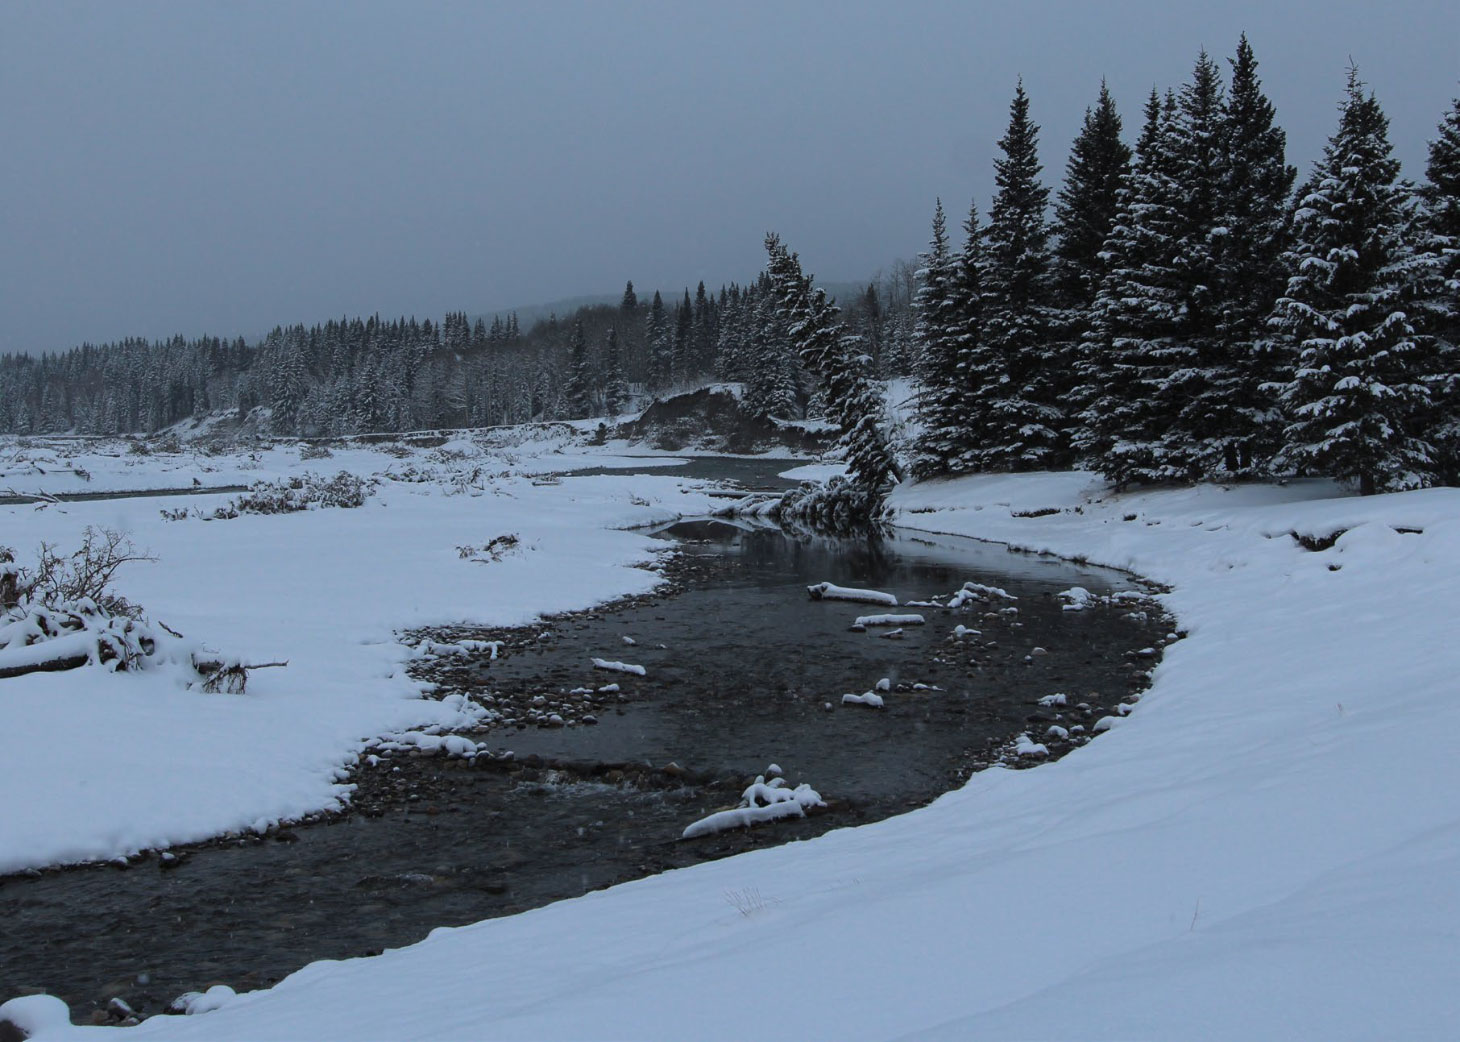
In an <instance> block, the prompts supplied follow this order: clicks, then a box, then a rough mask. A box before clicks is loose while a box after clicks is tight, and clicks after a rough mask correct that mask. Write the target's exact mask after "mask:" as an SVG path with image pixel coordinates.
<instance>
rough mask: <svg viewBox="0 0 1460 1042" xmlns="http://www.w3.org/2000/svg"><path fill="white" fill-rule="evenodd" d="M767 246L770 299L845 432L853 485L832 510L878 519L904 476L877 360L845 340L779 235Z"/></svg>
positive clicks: (833, 313)
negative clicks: (875, 371)
mask: <svg viewBox="0 0 1460 1042" xmlns="http://www.w3.org/2000/svg"><path fill="white" fill-rule="evenodd" d="M765 245H766V253H767V254H768V255H769V262H768V264H767V266H766V273H767V274H768V275H769V277H770V284H771V294H772V295H773V296H774V297H775V298H776V300H777V301H778V303H779V305H780V314H781V317H782V318H783V319H784V321H785V322H786V328H787V334H788V335H789V337H790V342H791V344H792V345H793V346H794V348H795V349H796V351H797V353H798V355H799V356H800V358H801V362H802V364H803V365H804V366H805V367H806V368H807V369H808V370H810V371H811V372H812V373H815V374H816V375H817V376H818V377H820V378H821V381H822V386H823V387H824V389H825V397H826V403H827V411H828V414H829V416H830V418H831V419H832V420H833V421H834V422H835V423H836V424H837V426H838V427H839V428H840V429H841V436H840V438H839V439H838V441H837V445H838V447H839V448H840V449H841V451H842V454H843V458H844V459H845V461H846V465H847V470H848V471H849V476H850V481H849V482H848V483H847V484H846V485H845V486H844V493H843V494H835V493H838V492H840V490H836V489H833V490H831V491H832V492H833V493H834V496H833V498H834V499H835V503H834V505H833V504H832V503H831V502H830V501H828V505H830V506H831V508H832V510H833V512H834V513H836V514H839V515H842V516H846V517H849V518H855V519H858V520H860V519H872V518H875V517H877V516H878V515H879V514H880V513H881V511H882V504H883V501H884V500H885V498H886V496H887V493H888V491H889V490H890V489H891V488H892V486H893V485H894V484H896V483H897V482H898V481H899V480H901V477H902V473H901V468H900V467H899V466H898V463H897V457H896V455H895V454H894V452H893V451H892V445H891V444H890V443H889V441H888V439H887V435H886V432H885V431H884V429H883V421H884V419H885V415H884V413H885V409H884V405H883V401H882V393H881V388H880V387H879V385H878V384H877V382H876V381H875V380H874V379H873V375H872V366H871V361H872V360H871V358H870V357H869V356H868V355H866V354H864V353H862V352H861V351H860V350H859V349H860V346H861V345H860V341H859V340H858V339H857V338H856V337H849V336H847V335H846V333H845V331H844V329H843V326H842V323H841V322H840V321H839V314H840V311H839V309H838V308H837V306H836V305H835V304H833V303H832V302H831V301H830V300H828V299H827V297H826V292H825V290H822V289H819V288H816V287H813V285H812V279H811V277H810V276H809V275H805V274H803V273H802V271H801V262H800V260H799V259H798V258H797V256H796V254H794V253H791V252H790V251H789V250H787V249H786V247H785V245H784V244H783V243H782V242H781V240H780V237H779V236H777V235H775V234H769V235H767V236H766V240H765ZM811 512H812V513H813V514H815V513H821V511H818V510H815V509H813V510H812V511H811Z"/></svg>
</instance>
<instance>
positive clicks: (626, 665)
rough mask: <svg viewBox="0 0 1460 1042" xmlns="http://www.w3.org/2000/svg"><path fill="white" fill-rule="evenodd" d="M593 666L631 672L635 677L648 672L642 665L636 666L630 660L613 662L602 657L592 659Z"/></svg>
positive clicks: (619, 671) (611, 670) (616, 671)
mask: <svg viewBox="0 0 1460 1042" xmlns="http://www.w3.org/2000/svg"><path fill="white" fill-rule="evenodd" d="M593 668H594V669H606V670H608V671H609V672H612V673H632V674H634V676H636V677H642V676H646V675H647V674H648V672H649V671H648V670H646V669H645V668H644V667H643V666H636V665H634V664H633V663H631V662H613V661H610V660H609V659H604V658H596V659H594V660H593Z"/></svg>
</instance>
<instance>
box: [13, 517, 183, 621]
mask: <svg viewBox="0 0 1460 1042" xmlns="http://www.w3.org/2000/svg"><path fill="white" fill-rule="evenodd" d="M155 560H157V558H155V557H153V556H152V555H150V554H148V553H147V552H146V551H145V550H139V549H137V547H136V546H134V545H133V543H132V541H131V540H130V539H128V538H127V537H126V536H125V535H123V534H122V533H120V532H117V531H115V530H113V529H110V528H96V527H93V526H91V525H87V526H86V530H85V532H83V533H82V536H81V548H80V549H79V550H77V551H76V552H75V553H73V554H70V555H69V556H62V555H61V554H59V553H57V552H56V548H55V547H54V546H52V545H51V544H50V543H42V544H41V548H40V556H39V557H38V559H37V561H36V564H35V567H34V568H22V567H20V566H19V565H18V564H16V562H15V551H13V550H11V549H10V548H9V547H4V546H0V610H7V609H10V608H14V607H17V606H18V605H20V604H21V603H23V602H25V603H30V604H34V605H37V606H42V607H49V608H54V607H57V606H58V605H60V604H63V603H69V602H90V604H91V605H93V606H95V607H96V608H98V609H100V610H101V611H103V612H105V613H107V614H108V615H125V616H126V617H128V618H133V619H134V618H137V617H138V616H140V615H141V612H140V611H139V610H138V609H137V608H136V607H135V606H133V605H131V604H129V603H127V600H126V598H124V597H122V596H120V595H119V594H117V593H116V592H114V591H113V590H112V589H111V583H112V580H113V579H114V578H116V574H117V571H118V569H120V568H121V567H122V565H124V564H129V563H131V562H133V561H155Z"/></svg>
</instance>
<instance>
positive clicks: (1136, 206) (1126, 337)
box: [1072, 90, 1189, 485]
mask: <svg viewBox="0 0 1460 1042" xmlns="http://www.w3.org/2000/svg"><path fill="white" fill-rule="evenodd" d="M1145 117H1146V118H1145V126H1144V127H1143V129H1142V131H1141V136H1140V140H1139V141H1137V143H1136V154H1135V163H1134V165H1133V166H1132V168H1131V172H1130V175H1129V176H1128V177H1127V178H1126V179H1125V183H1124V184H1123V185H1122V187H1121V189H1120V209H1119V212H1118V214H1117V216H1116V220H1115V224H1114V226H1113V227H1112V228H1111V231H1110V237H1109V238H1108V239H1107V240H1106V242H1105V248H1104V250H1103V251H1102V255H1103V259H1104V267H1105V272H1104V275H1103V276H1102V278H1101V283H1100V291H1099V293H1098V294H1097V295H1096V298H1095V303H1094V304H1093V305H1092V307H1091V309H1090V326H1091V329H1090V333H1089V336H1088V338H1087V339H1086V341H1085V342H1084V343H1083V344H1081V353H1080V360H1079V363H1078V373H1079V385H1078V386H1077V387H1076V389H1075V391H1074V392H1073V395H1072V397H1073V398H1074V399H1075V400H1076V401H1077V402H1078V403H1079V405H1080V409H1081V411H1080V416H1079V423H1078V426H1077V428H1076V430H1075V432H1074V444H1075V449H1076V451H1077V452H1078V453H1079V454H1080V456H1081V458H1082V460H1083V461H1084V462H1085V463H1086V464H1087V465H1088V466H1091V467H1093V468H1094V469H1096V470H1099V471H1100V472H1101V473H1102V474H1104V475H1105V476H1106V477H1107V478H1109V479H1110V480H1111V481H1113V482H1115V483H1116V484H1117V485H1125V484H1128V483H1130V482H1139V481H1159V480H1163V479H1169V478H1172V477H1185V476H1186V475H1185V473H1184V472H1183V473H1172V472H1171V470H1170V469H1169V468H1168V467H1167V466H1166V463H1165V459H1164V455H1163V453H1162V439H1163V437H1164V436H1165V433H1166V430H1167V428H1168V426H1169V425H1170V424H1171V423H1172V422H1174V416H1173V415H1172V412H1171V410H1170V408H1169V402H1168V401H1166V400H1164V399H1163V398H1162V397H1161V392H1162V390H1163V389H1164V388H1165V386H1166V384H1167V378H1168V376H1169V375H1170V373H1171V371H1172V370H1173V369H1174V368H1176V366H1177V365H1181V364H1186V363H1188V362H1189V357H1188V355H1187V354H1186V351H1185V349H1184V348H1183V347H1182V346H1181V345H1179V344H1177V343H1176V337H1177V335H1178V332H1179V330H1180V318H1181V303H1182V302H1181V280H1180V278H1179V275H1178V272H1177V271H1176V268H1175V264H1174V259H1175V256H1176V253H1177V250H1178V246H1179V241H1180V231H1181V228H1180V209H1179V207H1180V202H1181V193H1180V188H1179V186H1178V185H1177V183H1176V175H1177V172H1178V168H1177V159H1176V152H1175V147H1174V137H1175V131H1174V124H1175V122H1176V99H1175V97H1174V96H1173V95H1172V94H1170V93H1169V92H1168V93H1167V95H1166V97H1165V99H1164V101H1163V100H1162V99H1161V97H1160V96H1159V95H1158V94H1157V93H1156V92H1155V91H1154V90H1152V91H1151V96H1150V99H1149V100H1148V101H1147V102H1146V108H1145Z"/></svg>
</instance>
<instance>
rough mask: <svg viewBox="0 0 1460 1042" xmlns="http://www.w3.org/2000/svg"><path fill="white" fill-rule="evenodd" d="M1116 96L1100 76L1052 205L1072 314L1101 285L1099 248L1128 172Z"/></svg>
mask: <svg viewBox="0 0 1460 1042" xmlns="http://www.w3.org/2000/svg"><path fill="white" fill-rule="evenodd" d="M1120 130H1121V121H1120V116H1119V114H1118V113H1117V112H1116V111H1115V99H1114V98H1112V97H1111V96H1110V90H1109V88H1107V87H1106V85H1105V83H1104V81H1101V84H1100V100H1099V101H1098V102H1096V105H1095V108H1094V109H1093V110H1092V109H1086V110H1085V122H1084V123H1083V124H1082V125H1081V127H1080V134H1079V136H1078V137H1076V138H1075V142H1074V144H1073V145H1071V146H1070V158H1069V162H1068V163H1067V164H1066V166H1065V183H1064V186H1063V187H1062V188H1061V189H1060V192H1059V200H1058V202H1057V203H1056V204H1055V231H1056V235H1057V239H1058V245H1057V246H1056V247H1055V256H1056V289H1057V292H1058V303H1059V305H1060V306H1061V307H1062V308H1066V309H1069V310H1071V311H1074V312H1075V313H1076V315H1078V313H1079V312H1082V311H1083V310H1084V309H1086V308H1088V307H1089V306H1090V305H1091V304H1092V303H1094V300H1095V294H1096V292H1097V291H1098V290H1099V288H1100V271H1101V263H1100V251H1101V250H1102V249H1104V248H1105V240H1106V238H1108V237H1109V235H1110V229H1111V227H1112V225H1114V223H1115V214H1116V209H1117V207H1118V205H1119V202H1118V199H1117V196H1118V193H1119V191H1120V185H1121V181H1122V180H1123V179H1124V177H1125V176H1126V174H1127V173H1128V172H1129V171H1130V161H1131V150H1130V146H1129V145H1127V144H1126V143H1125V142H1123V141H1122V140H1121V139H1120Z"/></svg>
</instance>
